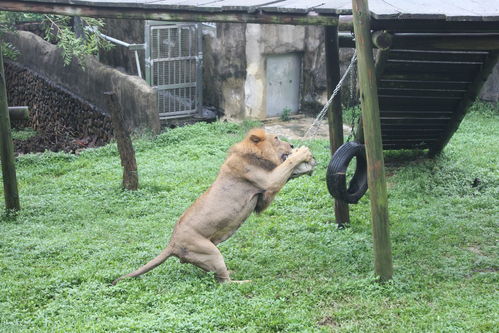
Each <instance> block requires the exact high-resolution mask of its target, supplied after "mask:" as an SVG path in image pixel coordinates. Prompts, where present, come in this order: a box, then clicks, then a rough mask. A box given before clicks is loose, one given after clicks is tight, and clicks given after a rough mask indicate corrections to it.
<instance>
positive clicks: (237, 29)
mask: <svg viewBox="0 0 499 333" xmlns="http://www.w3.org/2000/svg"><path fill="white" fill-rule="evenodd" d="M287 53H297V54H299V55H300V56H301V59H302V68H301V83H300V110H301V111H302V112H304V113H309V114H316V113H317V112H319V111H320V109H321V108H322V105H323V104H324V103H325V102H326V99H327V97H326V65H325V55H324V29H323V27H317V26H290V25H270V24H263V25H259V24H227V23H224V24H217V29H216V35H214V34H205V37H204V76H205V78H204V80H205V88H204V103H205V104H207V105H214V106H216V107H219V108H221V109H223V110H224V111H225V116H226V117H227V118H229V119H244V118H252V119H263V118H266V117H267V110H266V107H267V104H266V103H267V91H266V90H267V88H266V87H267V73H266V60H267V57H268V56H269V55H280V54H287ZM352 53H353V51H352V50H349V49H342V50H341V54H340V60H341V61H342V66H341V67H342V70H345V69H346V67H347V65H348V63H349V62H350V57H351V56H352ZM349 86H350V82H349V80H347V82H346V83H345V89H343V91H342V94H343V95H344V96H343V100H344V102H345V103H346V104H349V103H350V101H349V98H350V95H351V94H350V92H349V91H350V89H349ZM354 86H355V84H354ZM354 90H355V89H354ZM354 98H355V96H354Z"/></svg>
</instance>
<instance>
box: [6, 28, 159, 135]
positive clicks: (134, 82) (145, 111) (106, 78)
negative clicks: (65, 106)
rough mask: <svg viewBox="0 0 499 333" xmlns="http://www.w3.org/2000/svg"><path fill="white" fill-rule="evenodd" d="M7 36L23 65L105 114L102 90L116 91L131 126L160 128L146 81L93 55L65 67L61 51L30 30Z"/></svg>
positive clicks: (153, 96) (151, 90)
mask: <svg viewBox="0 0 499 333" xmlns="http://www.w3.org/2000/svg"><path fill="white" fill-rule="evenodd" d="M6 39H7V40H8V41H10V42H11V43H13V44H14V45H15V47H16V48H17V49H18V50H19V52H20V55H19V56H18V57H17V59H16V62H18V63H19V64H21V65H22V66H25V67H27V68H29V69H31V70H33V71H34V72H37V73H39V74H41V75H43V76H44V77H46V78H49V79H50V80H52V81H53V82H54V83H55V84H56V85H60V86H62V87H64V88H66V89H68V90H69V91H71V92H73V93H74V94H75V95H77V96H78V97H80V98H82V99H84V100H86V101H88V102H89V103H91V104H93V105H95V106H96V107H97V108H98V109H100V110H102V111H103V112H105V113H108V112H107V106H106V100H105V97H104V94H103V93H104V92H106V91H115V92H116V93H117V94H118V98H119V101H120V105H121V108H122V110H123V113H124V117H125V121H126V123H127V125H128V126H129V127H130V128H132V129H134V130H142V129H150V130H152V131H154V132H158V131H159V129H160V124H159V116H158V112H157V107H156V93H155V92H154V90H153V89H152V88H151V87H149V86H148V85H147V83H146V82H145V81H144V80H142V79H140V78H139V77H136V76H130V75H126V74H123V73H121V72H119V71H118V70H116V69H113V68H111V67H108V66H105V65H103V64H101V63H100V62H98V61H97V60H96V59H95V58H94V57H87V58H86V59H85V63H84V68H82V66H80V64H78V63H77V62H76V61H73V62H72V63H71V64H69V65H67V66H65V65H64V63H63V59H62V56H61V50H59V49H58V48H57V47H56V46H54V45H52V44H50V43H48V42H46V41H44V40H43V39H42V38H40V37H38V36H36V35H34V34H32V33H30V32H25V31H19V32H18V33H11V34H8V35H7V36H6Z"/></svg>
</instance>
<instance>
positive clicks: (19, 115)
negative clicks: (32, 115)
mask: <svg viewBox="0 0 499 333" xmlns="http://www.w3.org/2000/svg"><path fill="white" fill-rule="evenodd" d="M9 116H10V119H12V120H28V119H29V107H27V106H9Z"/></svg>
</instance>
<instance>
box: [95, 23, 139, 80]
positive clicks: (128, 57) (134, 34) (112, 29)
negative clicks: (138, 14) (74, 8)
mask: <svg viewBox="0 0 499 333" xmlns="http://www.w3.org/2000/svg"><path fill="white" fill-rule="evenodd" d="M104 22H105V26H104V29H103V30H102V33H103V34H105V35H108V36H110V37H113V38H116V39H119V40H121V41H124V42H126V43H129V44H143V43H144V25H145V21H144V20H124V19H104ZM139 59H140V64H141V71H142V75H144V72H145V67H144V51H139ZM99 61H100V62H102V63H103V64H106V65H108V66H111V67H114V68H117V69H118V70H120V71H122V72H125V73H127V74H130V75H138V73H137V64H136V62H135V53H134V52H133V51H130V50H128V49H127V48H126V47H124V46H120V45H115V46H114V47H113V48H112V49H110V50H103V51H100V52H99Z"/></svg>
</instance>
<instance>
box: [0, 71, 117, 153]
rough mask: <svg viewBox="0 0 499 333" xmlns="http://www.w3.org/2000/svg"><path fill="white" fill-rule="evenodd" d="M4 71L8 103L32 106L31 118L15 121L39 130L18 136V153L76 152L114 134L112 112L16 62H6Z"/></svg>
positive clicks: (106, 141)
mask: <svg viewBox="0 0 499 333" xmlns="http://www.w3.org/2000/svg"><path fill="white" fill-rule="evenodd" d="M5 71H6V81H7V95H8V101H9V105H27V106H29V110H30V116H29V120H27V121H24V122H13V124H12V125H13V126H14V127H31V128H33V129H34V130H36V131H37V133H38V135H37V136H35V137H33V138H30V139H29V140H26V141H24V142H18V141H17V140H16V142H15V144H16V148H17V149H16V150H17V151H18V153H28V152H38V151H44V150H47V149H48V150H51V151H61V150H62V151H66V152H76V151H77V150H78V149H82V148H86V147H96V146H102V145H104V144H106V143H108V142H109V141H110V139H111V138H112V133H113V132H112V124H111V118H110V116H109V115H107V114H105V113H103V112H102V111H101V110H99V109H97V108H96V107H94V106H92V105H91V104H89V103H87V102H86V101H84V100H82V99H81V98H79V97H78V96H75V95H74V94H72V93H71V92H69V91H67V90H65V89H64V88H62V87H59V86H56V85H55V84H53V83H51V82H49V81H48V80H46V79H45V78H43V77H42V76H40V75H38V74H36V73H34V72H32V71H30V70H29V69H26V68H23V67H21V66H19V65H17V64H15V63H12V62H8V63H6V64H5ZM37 142H38V144H39V146H37Z"/></svg>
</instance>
